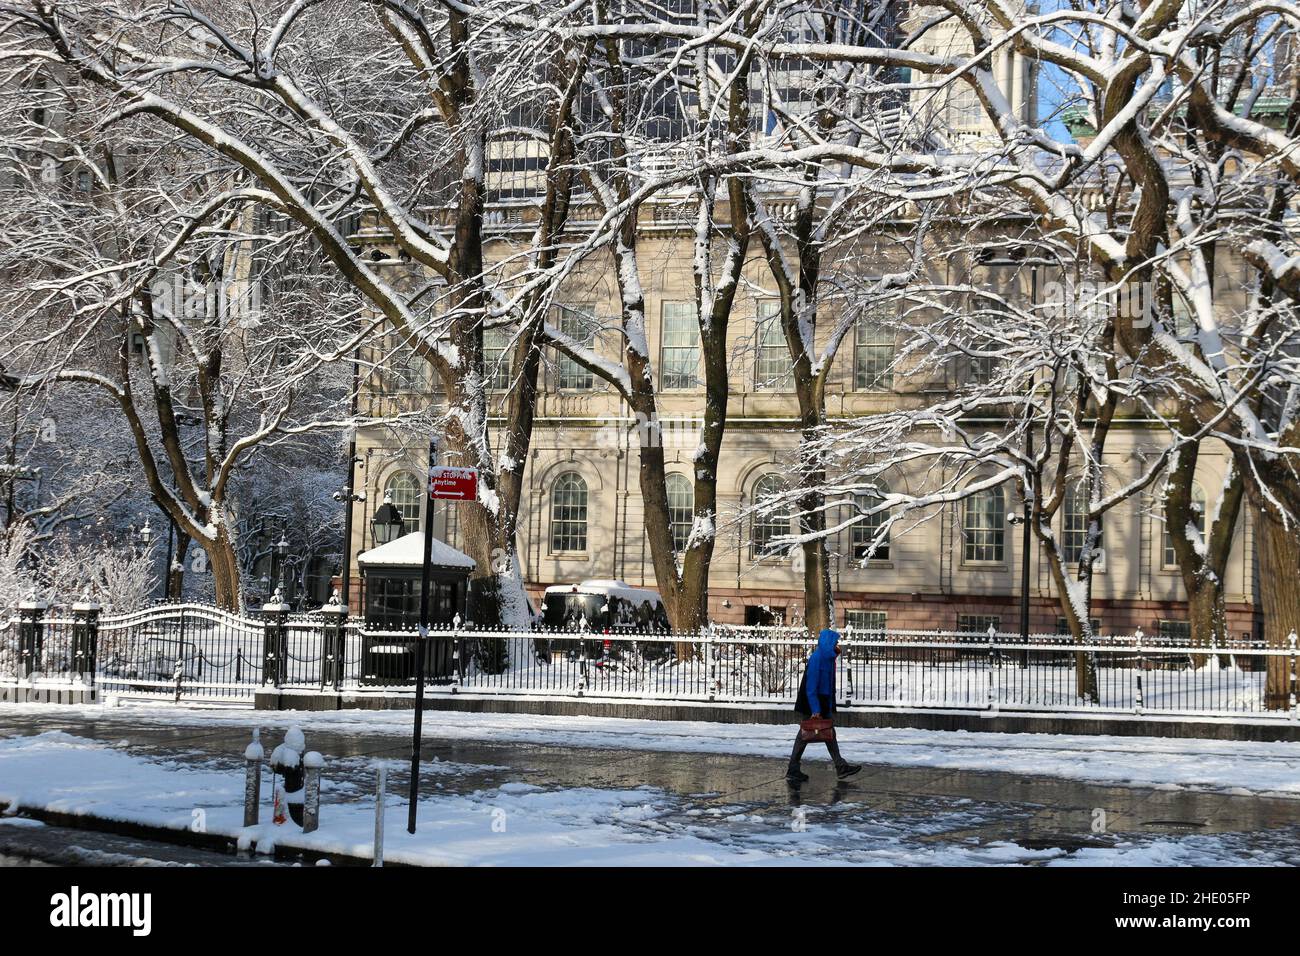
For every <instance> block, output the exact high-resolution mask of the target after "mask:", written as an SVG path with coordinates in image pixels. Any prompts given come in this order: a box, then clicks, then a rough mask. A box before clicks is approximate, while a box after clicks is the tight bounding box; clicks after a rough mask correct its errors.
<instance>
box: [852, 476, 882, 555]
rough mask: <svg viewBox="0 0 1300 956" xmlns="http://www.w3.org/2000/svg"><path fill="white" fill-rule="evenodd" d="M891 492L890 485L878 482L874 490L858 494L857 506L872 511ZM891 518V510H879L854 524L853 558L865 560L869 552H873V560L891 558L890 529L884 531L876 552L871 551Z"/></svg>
mask: <svg viewBox="0 0 1300 956" xmlns="http://www.w3.org/2000/svg"><path fill="white" fill-rule="evenodd" d="M887 494H889V485H887V484H885V483H884V482H883V481H878V482H876V488H875V491H874V492H871V493H868V494H864V495H858V496H857V499H856V500H857V506H858V509H859V510H860V511H870V510H871V509H872V508H877V507H879V506H880V501H881V499H882V498H884V497H885V496H886V495H887ZM888 520H889V511H888V510H884V511H877V512H876V513H875V514H870V515H867V517H865V518H863V519H862V520H861V521H859V522H858V523H857V524H855V525H854V526H853V531H852V545H853V558H854V560H856V561H864V560H866V558H867V555H868V553H870V554H871V560H872V561H888V560H889V531H888V530H886V531H885V532H884V533H883V537H881V538H880V540H879V543H878V544H876V549H875V551H874V552H872V551H871V545H872V544H873V543H875V542H876V540H877V536H878V535H880V534H881V530H880V529H881V527H882V526H883V525H884V524H885V522H886V521H888Z"/></svg>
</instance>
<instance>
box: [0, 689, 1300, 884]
mask: <svg viewBox="0 0 1300 956" xmlns="http://www.w3.org/2000/svg"><path fill="white" fill-rule="evenodd" d="M254 720H255V721H256V722H257V723H260V725H261V726H262V727H263V739H264V740H266V741H268V742H272V743H274V742H277V741H278V740H279V739H280V737H281V735H282V734H283V730H284V728H285V727H287V726H288V725H290V724H294V723H296V724H301V725H302V726H303V728H304V730H305V731H306V733H307V738H308V741H307V742H308V747H309V748H311V749H315V750H319V751H321V752H322V753H324V754H325V755H326V758H327V767H326V771H325V778H324V808H323V813H322V826H321V830H320V831H318V832H317V833H315V834H311V835H308V836H304V835H302V834H301V833H298V832H297V831H296V828H295V827H292V826H291V825H286V826H284V827H279V828H274V827H271V826H270V825H269V824H263V825H262V826H261V827H259V828H257V829H255V830H253V831H250V832H244V831H243V830H242V828H241V826H240V823H241V810H240V801H241V799H242V785H243V784H242V759H241V756H240V755H241V753H242V749H243V746H244V744H245V743H246V741H247V739H248V732H249V729H250V727H251V726H252V725H253V723H254ZM410 720H411V714H410V713H409V712H406V713H404V714H403V713H394V712H371V713H365V712H342V713H328V714H305V713H301V712H298V713H268V712H259V713H257V714H255V715H254V714H249V713H247V712H242V713H231V712H220V711H211V710H206V711H205V710H178V709H175V708H171V707H168V708H139V709H137V708H119V709H106V708H100V707H85V708H51V707H48V706H26V707H23V706H10V707H3V708H0V800H3V801H12V802H17V803H19V804H20V805H25V806H40V807H47V808H51V809H57V810H61V811H64V812H73V813H87V814H94V815H97V816H101V817H113V818H119V819H132V820H137V821H141V822H149V823H153V824H160V825H165V826H171V827H175V828H184V827H190V826H192V825H194V823H195V820H196V819H201V820H202V825H203V826H205V827H207V828H208V830H209V831H210V832H221V833H228V834H232V835H242V836H243V837H244V839H245V841H246V842H248V843H249V844H250V845H256V844H260V846H261V849H263V850H266V849H268V848H270V847H271V846H272V845H273V844H274V843H275V842H277V841H278V842H280V843H284V844H292V845H295V846H302V847H307V848H311V849H314V850H319V851H325V852H337V853H347V854H353V855H357V856H361V857H368V856H369V853H370V849H371V831H372V826H373V802H372V801H373V798H372V791H373V782H374V775H373V769H372V768H373V764H374V761H375V760H376V759H383V760H386V761H388V765H389V768H390V770H389V773H390V786H389V799H388V805H387V806H388V810H387V812H388V819H387V823H388V827H387V830H386V833H387V836H386V842H387V856H388V859H389V860H390V861H405V862H412V863H424V864H457V865H458V864H500V863H506V864H520V863H522V864H534V863H535V864H600V863H606V864H636V863H654V864H665V863H669V864H702V865H711V864H734V863H741V864H743V863H758V864H763V863H775V862H795V863H812V864H816V863H879V864H900V863H901V864H980V863H1049V864H1069V863H1084V864H1099V865H1118V864H1121V863H1132V862H1140V863H1180V864H1197V863H1237V862H1240V863H1289V862H1292V861H1294V860H1295V859H1297V855H1298V852H1300V799H1297V797H1300V745H1296V744H1241V743H1227V742H1216V741H1203V740H1168V739H1159V740H1156V739H1135V738H1098V737H1080V738H1069V737H1046V736H1044V737H1030V736H1026V735H998V734H965V733H936V732H927V731H854V730H848V731H846V732H845V733H844V734H843V738H844V747H845V751H846V753H848V754H850V755H853V756H854V757H855V758H857V759H862V760H864V761H866V762H868V763H869V764H870V765H869V766H868V768H867V770H865V771H864V772H863V774H862V775H860V776H859V777H858V778H855V779H854V780H853V781H851V782H850V783H849V784H845V785H837V784H836V783H835V781H834V778H833V776H832V775H831V774H830V771H829V767H828V765H827V764H826V762H825V760H824V758H822V759H819V760H814V761H811V762H809V763H808V764H807V765H806V768H805V769H808V770H809V772H810V773H811V774H812V775H813V780H812V781H811V782H810V783H809V784H807V785H805V786H804V787H802V788H800V790H798V791H791V790H790V789H789V788H787V786H786V785H785V783H784V781H783V780H782V779H781V773H782V771H783V769H784V756H785V754H786V753H787V748H788V744H789V737H790V733H791V728H787V727H770V726H761V725H753V726H746V725H714V724H696V725H692V724H679V723H674V724H667V725H666V724H663V723H656V722H652V721H626V720H613V719H593V718H560V719H549V718H540V717H535V716H530V717H527V718H522V717H516V716H504V715H464V714H456V715H445V714H428V715H426V719H425V728H426V736H425V742H424V747H423V750H424V760H425V766H424V773H423V774H422V781H421V792H422V795H423V796H422V800H421V806H420V824H421V825H420V829H419V832H418V833H417V834H416V835H415V836H414V837H411V836H409V835H408V834H406V832H405V820H406V802H405V793H406V785H407V782H408V778H407V777H406V775H405V766H406V759H407V748H408V741H407V735H408V734H409V731H410ZM818 756H820V755H818ZM1117 784H1119V785H1120V786H1117ZM1099 810H1100V811H1101V814H1102V816H1101V818H1100V823H1101V827H1100V829H1099V828H1098V822H1099V818H1098V815H1097V814H1098V811H1099ZM196 811H198V815H197V816H196ZM268 817H269V810H268V811H266V812H265V813H264V816H263V819H264V820H265V819H267V818H268Z"/></svg>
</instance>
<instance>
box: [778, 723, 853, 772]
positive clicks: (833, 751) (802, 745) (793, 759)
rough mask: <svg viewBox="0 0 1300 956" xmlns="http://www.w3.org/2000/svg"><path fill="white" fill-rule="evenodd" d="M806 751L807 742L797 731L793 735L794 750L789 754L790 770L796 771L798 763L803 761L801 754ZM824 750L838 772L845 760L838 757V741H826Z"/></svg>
mask: <svg viewBox="0 0 1300 956" xmlns="http://www.w3.org/2000/svg"><path fill="white" fill-rule="evenodd" d="M807 749H808V741H806V740H804V739H803V737H802V736H801V735H800V734H799V732H798V731H796V732H795V735H794V750H793V751H791V752H790V769H791V770H798V769H799V761H800V760H802V759H803V752H804V751H805V750H807ZM826 749H827V750H828V751H830V755H831V759H832V760H834V761H835V769H836V770H838V769H839V768H840V767H842V766H844V764H845V760H844V758H843V757H841V756H840V745H839V742H838V741H834V740H828V741H826Z"/></svg>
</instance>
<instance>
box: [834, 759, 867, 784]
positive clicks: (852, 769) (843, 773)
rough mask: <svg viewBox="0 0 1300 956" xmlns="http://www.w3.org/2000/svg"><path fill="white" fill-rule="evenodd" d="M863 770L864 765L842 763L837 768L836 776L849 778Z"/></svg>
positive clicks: (844, 778) (842, 778) (843, 778)
mask: <svg viewBox="0 0 1300 956" xmlns="http://www.w3.org/2000/svg"><path fill="white" fill-rule="evenodd" d="M861 772H862V765H861V764H856V763H842V764H840V765H839V766H837V767H836V768H835V776H837V777H839V778H840V779H841V780H847V779H848V778H849V777H851V776H853V775H854V774H856V773H861Z"/></svg>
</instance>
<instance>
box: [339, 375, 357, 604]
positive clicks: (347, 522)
mask: <svg viewBox="0 0 1300 956" xmlns="http://www.w3.org/2000/svg"><path fill="white" fill-rule="evenodd" d="M359 380H360V372H359V371H358V365H357V354H356V353H355V352H354V353H353V355H352V438H351V439H350V440H349V441H348V491H347V495H348V496H347V499H346V500H347V511H345V512H344V513H343V581H342V584H343V605H344V607H347V606H348V602H349V601H351V599H352V509H353V508H354V507H356V498H355V495H356V475H357V392H358V391H359V389H360V386H359Z"/></svg>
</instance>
